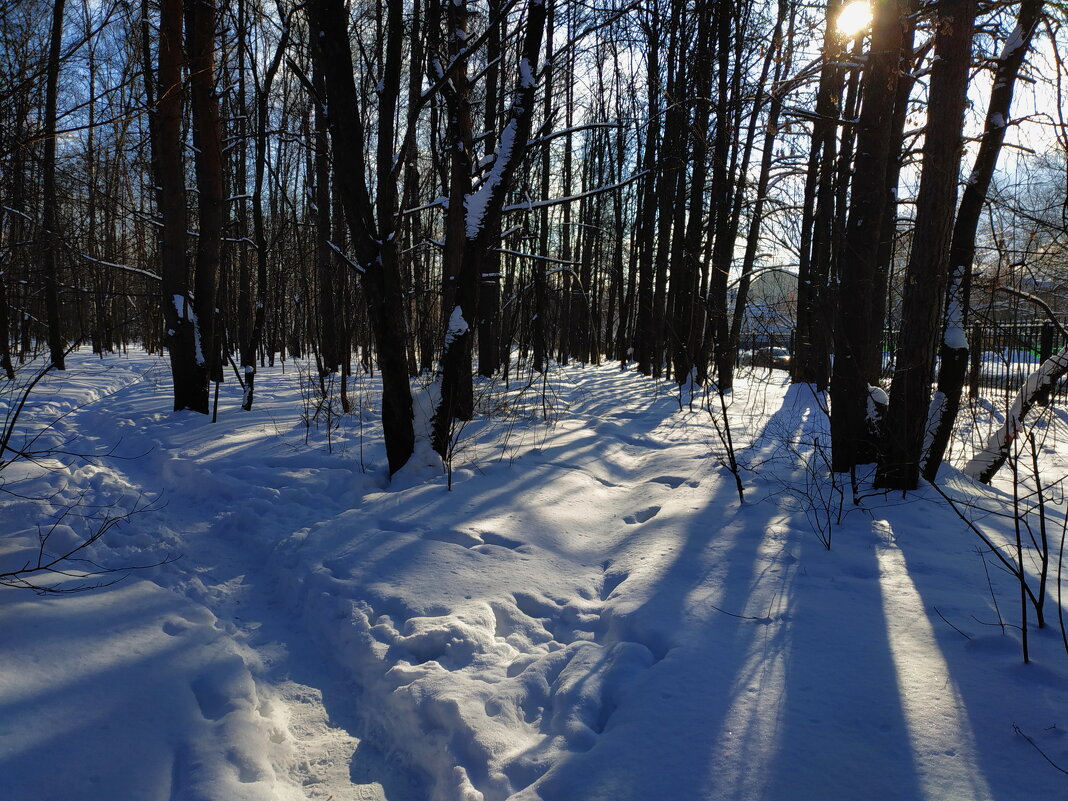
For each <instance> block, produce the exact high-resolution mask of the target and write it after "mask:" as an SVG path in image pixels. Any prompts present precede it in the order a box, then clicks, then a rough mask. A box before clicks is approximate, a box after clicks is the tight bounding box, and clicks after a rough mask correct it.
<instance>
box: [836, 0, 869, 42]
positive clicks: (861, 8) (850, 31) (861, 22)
mask: <svg viewBox="0 0 1068 801" xmlns="http://www.w3.org/2000/svg"><path fill="white" fill-rule="evenodd" d="M869 25H871V4H870V3H869V2H868V0H854V2H852V3H846V5H845V6H844V7H843V8H842V10H841V11H840V12H839V13H838V21H837V22H836V23H835V26H834V27H835V30H837V31H838V33H839V34H841V35H842V36H844V37H845V38H847V39H852V38H853V37H855V36H858V35H859V34H861V33H863V32H864V31H866V30H867V29H868V26H869Z"/></svg>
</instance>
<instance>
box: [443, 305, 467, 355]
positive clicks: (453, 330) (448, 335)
mask: <svg viewBox="0 0 1068 801" xmlns="http://www.w3.org/2000/svg"><path fill="white" fill-rule="evenodd" d="M469 328H470V326H468V324H467V320H465V319H464V311H463V309H461V308H460V306H459V305H458V304H457V305H456V306H453V308H452V314H451V315H450V316H449V325H448V327H447V329H446V330H445V347H446V348H448V347H449V345H451V344H452V343H453V341H454V340H455V339H456V338H457V337H462V336H463V335H464V334H466V333H467V332H468V330H469Z"/></svg>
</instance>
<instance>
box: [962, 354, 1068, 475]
mask: <svg viewBox="0 0 1068 801" xmlns="http://www.w3.org/2000/svg"><path fill="white" fill-rule="evenodd" d="M1066 373H1068V348H1064V349H1063V350H1061V351H1060V352H1059V353H1056V354H1054V355H1053V356H1050V357H1049V358H1048V359H1046V361H1044V362H1042V364H1040V365H1039V367H1038V369H1037V370H1035V372H1033V373H1031V375H1029V376H1028V377H1027V381H1025V382H1024V385H1023V386H1022V387H1020V390H1019V392H1017V393H1016V397H1015V398H1014V399H1013V402H1012V406H1010V407H1009V411H1008V414H1006V415H1005V422H1004V423H1003V424H1002V425H1001V427H1000V428H999V429H998V430H997V431H995V432H994V433H993V434H991V435H990V437H989V438H988V439H987V441H986V445H985V446H984V447H983V449H982V450H981V451H979V452H978V453H976V454H975V455H974V456H973V457H972V458H971V461H969V462H968V464H967V465H965V467H964V473H965V475H968V476H971V477H972V478H974V479H976V480H977V481H981V482H983V483H984V484H989V483H990V481H991V479H992V478H994V476H995V475H996V474H997V472H998V470H1000V469H1001V466H1002V465H1003V464H1005V460H1006V459H1007V458H1008V456H1009V449H1010V448H1011V447H1012V441H1013V440H1014V439H1015V438H1016V436H1017V435H1018V434H1020V433H1021V432H1022V431H1023V423H1024V418H1026V417H1027V413H1028V412H1029V411H1031V408H1032V407H1033V406H1034V405H1035V403H1037V402H1038V400H1039V399H1040V398H1042V397H1043V396H1044V395H1045V394H1046V393H1047V392H1049V391H1050V390H1051V389H1053V387H1054V386H1055V385H1056V384H1057V382H1058V381H1060V380H1061V379H1062V378H1063V377H1064V376H1065V374H1066Z"/></svg>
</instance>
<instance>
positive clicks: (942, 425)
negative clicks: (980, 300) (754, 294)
mask: <svg viewBox="0 0 1068 801" xmlns="http://www.w3.org/2000/svg"><path fill="white" fill-rule="evenodd" d="M1042 5H1043V3H1042V0H1023V2H1022V3H1021V4H1020V12H1019V16H1018V17H1017V22H1016V28H1015V30H1013V32H1012V34H1011V35H1010V36H1009V38H1008V40H1006V42H1005V45H1004V47H1003V49H1002V51H1001V54H1000V56H999V57H998V61H997V68H996V69H995V71H994V82H993V89H992V90H991V92H990V101H989V105H988V107H987V114H986V125H985V127H984V129H983V136H982V140H981V141H980V144H979V152H978V153H977V154H976V156H975V163H974V164H973V166H972V172H971V175H970V176H969V178H968V180H967V182H966V183H965V185H964V192H963V195H962V196H961V202H960V208H959V209H958V210H957V219H956V222H955V223H954V226H953V238H952V242H951V244H950V247H949V270H950V277H949V287H948V291H947V293H946V311H945V324H944V327H943V335H942V343H941V347H940V352H941V361H940V364H939V370H938V390H937V392H936V393H935V397H934V400H933V402H932V404H931V410H930V413H929V417H930V420H929V422H928V423H927V430H928V431H931V432H933V433H932V436H931V442H930V445H929V447H928V449H927V453H926V454H925V456H924V464H923V477H924V478H925V479H927V480H928V481H934V479H935V476H936V475H937V474H938V468H939V466H940V465H941V464H942V460H943V459H944V458H945V454H946V448H947V447H948V446H949V436H950V433H951V432H952V430H953V425H954V423H955V422H956V419H957V412H958V411H959V410H960V399H961V395H962V393H963V390H964V385H965V383H966V381H967V377H968V339H967V337H966V336H965V333H964V332H965V331H967V330H968V329H967V325H968V311H969V302H970V294H971V271H972V262H973V261H974V260H975V234H976V231H977V230H978V228H979V217H980V215H981V213H982V210H983V205H984V203H985V202H986V194H987V191H988V190H989V188H990V181H991V179H992V177H993V175H994V167H995V166H996V165H997V160H998V154H999V153H1000V152H1001V145H1002V143H1003V142H1004V141H1005V131H1006V129H1007V127H1008V121H1009V114H1010V111H1011V109H1012V95H1013V90H1014V89H1015V86H1016V77H1017V75H1018V74H1019V72H1020V66H1021V65H1022V64H1023V60H1024V58H1025V56H1026V55H1027V52H1028V50H1029V49H1030V46H1031V37H1032V36H1033V34H1034V32H1035V28H1036V26H1037V24H1038V20H1039V17H1040V15H1041V12H1042Z"/></svg>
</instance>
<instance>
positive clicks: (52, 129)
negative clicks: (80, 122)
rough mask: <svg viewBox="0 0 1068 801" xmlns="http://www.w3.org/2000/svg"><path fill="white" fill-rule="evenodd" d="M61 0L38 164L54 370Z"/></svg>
mask: <svg viewBox="0 0 1068 801" xmlns="http://www.w3.org/2000/svg"><path fill="white" fill-rule="evenodd" d="M63 7H64V0H54V2H53V4H52V32H51V36H50V39H49V45H48V71H47V73H46V78H45V108H44V120H43V124H44V155H43V158H42V160H41V173H42V175H41V195H42V198H41V199H42V210H41V256H42V261H43V263H44V276H45V287H44V288H45V319H46V320H47V322H48V352H49V357H50V358H51V360H52V364H53V365H55V368H56V369H57V370H65V369H66V365H65V363H64V361H65V360H64V351H65V350H66V347H65V343H64V337H63V321H62V319H61V317H60V313H59V290H58V286H57V285H58V283H59V249H60V244H59V214H58V207H59V197H58V195H57V192H56V104H57V97H56V96H57V94H58V92H59V60H60V54H61V51H62V49H63Z"/></svg>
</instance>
